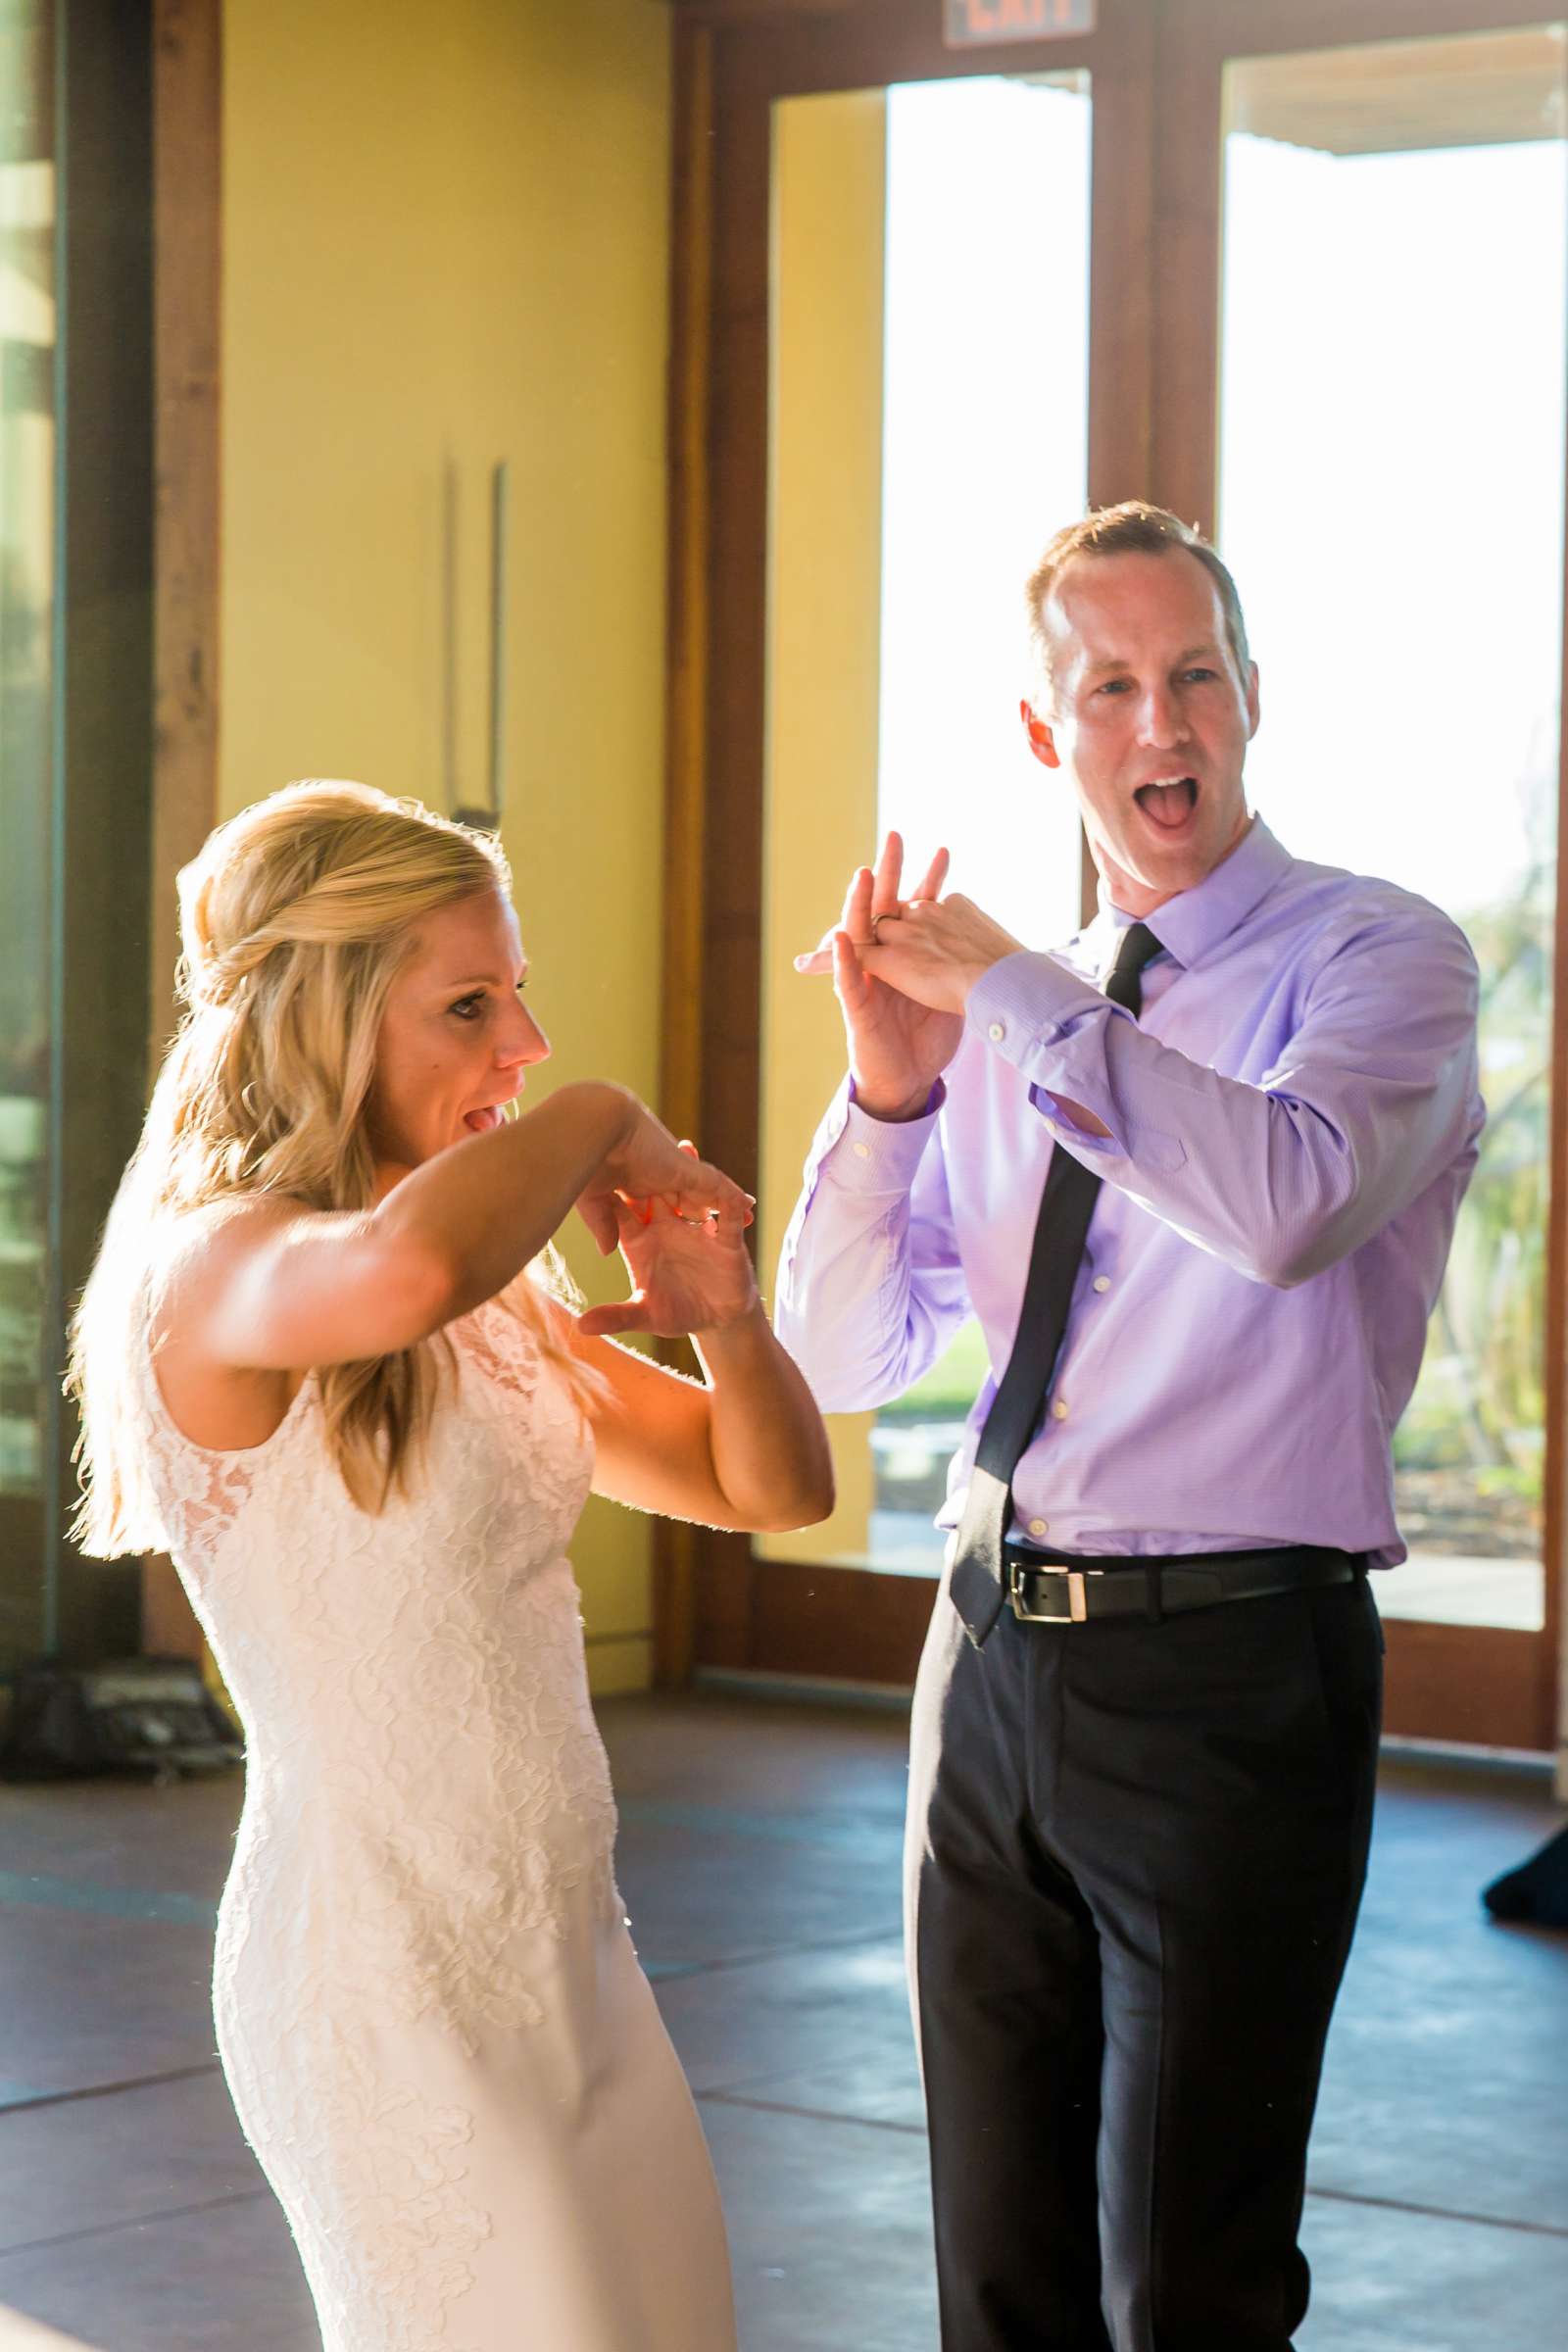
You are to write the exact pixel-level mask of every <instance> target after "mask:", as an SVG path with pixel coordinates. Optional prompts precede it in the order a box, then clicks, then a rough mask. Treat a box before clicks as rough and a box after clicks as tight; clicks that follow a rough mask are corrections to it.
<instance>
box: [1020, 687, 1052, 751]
mask: <svg viewBox="0 0 1568 2352" xmlns="http://www.w3.org/2000/svg"><path fill="white" fill-rule="evenodd" d="M1018 715H1019V717H1020V718H1021V719H1022V720H1023V731H1024V733H1025V734H1026V735H1027V736H1028V738H1029V749H1030V750H1031V751H1032V752H1033V754H1034V756H1035V758H1036V759H1037V760H1039V761H1040V763H1041V765H1042V766H1043V767H1059V766H1060V765H1061V754H1060V753H1059V752H1058V751H1057V749H1056V738H1055V737H1054V735H1053V733H1052V732H1051V729H1050V727H1048V726H1047V724H1046V722H1045V720H1044V719H1043V718H1042V717H1041V715H1040V713H1039V711H1037V710H1036V709H1035V707H1034V705H1033V703H1032V702H1030V701H1029V699H1028V697H1027V696H1025V698H1024V700H1023V701H1022V702H1021V703H1020V704H1019V705H1018Z"/></svg>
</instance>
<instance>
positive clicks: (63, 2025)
mask: <svg viewBox="0 0 1568 2352" xmlns="http://www.w3.org/2000/svg"><path fill="white" fill-rule="evenodd" d="M602 1720H603V1724H604V1729H605V1735H606V1739H607V1740H608V1742H609V1745H610V1749H611V1754H612V1759H613V1766H614V1772H615V1781H616V1786H617V1789H618V1790H619V1793H620V1799H621V1811H622V1832H621V1846H620V1881H621V1887H622V1890H623V1892H624V1894H625V1896H626V1900H627V1906H628V1909H629V1910H630V1912H631V1914H632V1919H633V1924H634V1928H635V1931H636V1934H637V1938H638V1944H639V1948H640V1950H641V1952H642V1955H643V1958H644V1962H645V1964H646V1966H647V1967H648V1970H649V1973H650V1975H651V1976H652V1977H653V1978H654V1980H655V1983H656V1985H657V1986H658V1990H659V1996H660V2000H661V2003H662V2007H663V2011H664V2015H665V2017H666V2019H667V2020H668V2023H669V2028H670V2031H671V2033H672V2034H673V2036H674V2038H675V2041H676V2044H677V2046H678V2047H679V2050H680V2053H681V2056H682V2058H683V2060H684V2061H685V2064H686V2066H687V2069H688V2071H689V2073H690V2076H691V2079H692V2082H693V2084H694V2086H695V2088H696V2091H697V2094H698V2097H699V2100H700V2102H701V2107H702V2113H703V2119H704V2122H705V2125H706V2127H707V2130H708V2133H709V2137H710V2140H711V2145H712V2149H713V2155H714V2159H715V2162H716V2164H717V2167H718V2172H719V2178H720V2182H721V2185H722V2188H723V2191H724V2197H725V2203H726V2206H727V2210H728V2214H729V2222H730V2231H731V2240H732V2245H733V2250H734V2258H735V2269H736V2279H737V2288H738V2294H739V2301H740V2310H741V2331H742V2342H743V2344H744V2346H745V2348H746V2352H933V2347H934V2346H935V2341H936V2327H935V2320H934V2308H935V2306H934V2295H933V2289H932V2278H931V2254H930V2231H929V2222H928V2216H927V2208H926V2193H927V2190H926V2168H925V2147H924V2139H923V2134H922V2128H921V2118H920V2106H919V2097H918V2091H917V2087H916V2082H915V2075H914V2066H913V2060H912V2055H911V2049H910V2041H909V2032H908V2024H907V2013H906V2009H905V2001H904V1983H903V1970H902V1964H901V1958H900V1950H899V1843H900V1820H901V1813H902V1807H903V1797H904V1777H905V1776H904V1725H903V1723H902V1721H901V1720H900V1718H899V1717H897V1716H896V1715H892V1714H878V1713H874V1712H869V1711H864V1712H853V1713H851V1712H839V1711H830V1710H826V1709H817V1708H812V1707H807V1706H798V1705H789V1706H785V1705H773V1704H766V1703H760V1702H757V1701H751V1700H747V1701H742V1700H739V1699H735V1698H732V1697H729V1696H712V1695H701V1694H700V1695H697V1696H694V1697H691V1698H687V1699H681V1700H675V1701H671V1700H656V1699H620V1700H613V1701H611V1702H608V1703H607V1704H606V1705H605V1707H604V1708H603V1710H602ZM237 1803H238V1789H237V1786H236V1784H235V1782H234V1781H232V1780H226V1781H221V1782H214V1783H207V1784H192V1785H187V1786H184V1787H179V1788H175V1789H167V1790H156V1789H140V1788H136V1787H129V1786H121V1785H118V1784H107V1783H105V1784H97V1785H85V1786H79V1787H74V1788H54V1789H0V1824H3V1828H0V1919H3V1923H4V1935H3V1936H0V2310H3V2309H8V2310H11V2311H13V2312H17V2313H23V2314H27V2315H30V2316H31V2317H32V2318H34V2319H35V2320H39V2321H43V2322H47V2323H48V2324H49V2325H50V2326H51V2327H56V2328H59V2329H62V2330H64V2331H65V2332H66V2333H67V2334H68V2335H70V2336H73V2337H76V2338H80V2339H81V2340H82V2341H84V2342H85V2343H87V2344H90V2345H92V2346H94V2347H101V2348H102V2352H239V2348H240V2347H243V2352H315V2347H316V2346H317V2344H318V2341H319V2339H318V2337H317V2333H316V2330H315V2327H314V2326H313V2324H312V2320H311V2316H310V2311H309V2307H308V2303H307V2299H306V2296H305V2292H304V2288H303V2285H302V2283H301V2280H300V2277H299V2273H298V2270H297V2267H296V2264H295V2261H294V2258H293V2254H292V2252H291V2249H290V2245H289V2240H288V2236H287V2233H286V2231H285V2229H284V2228H283V2225H282V2221H281V2219H280V2217H279V2215H278V2212H277V2210H276V2208H275V2206H274V2205H273V2203H272V2201H271V2198H270V2194H269V2192H268V2190H267V2189H266V2187H265V2185H264V2183H263V2182H262V2180H261V2179H260V2177H259V2175H258V2174H257V2172H256V2170H255V2168H254V2166H253V2164H252V2162H251V2159H250V2157H249V2156H248V2154H247V2152H246V2150H245V2148H244V2146H243V2144H242V2142H241V2140H240V2137H239V2133H238V2131H237V2130H236V2128H235V2125H234V2123H233V2120H232V2117H231V2115H230V2112H229V2108H228V2102H227V2098H226V2096H225V2093H224V2089H223V2084H222V2081H221V2077H220V2075H219V2074H218V2071H217V2067H216V2063H215V2061H214V2058H213V2052H212V2039H211V2027H210V2024H209V2020H208V2013H207V1966H208V1952H209V1946H210V1941H211V1935H212V1917H213V1904H214V1899H215V1897H216V1895H217V1892H218V1889H219V1887H220V1885H221V1879H222V1874H223V1871H224V1868H225V1865H226V1861H227V1856H228V1850H229V1844H230V1840H231V1837H232V1832H233V1825H234V1819H235V1813H236V1809H237ZM1560 1818H1561V1817H1560V1815H1559V1814H1557V1813H1555V1812H1554V1811H1553V1810H1552V1808H1551V1806H1550V1805H1549V1803H1548V1801H1547V1794H1546V1789H1545V1786H1544V1783H1539V1782H1533V1781H1529V1780H1519V1779H1514V1778H1505V1777H1503V1776H1501V1775H1499V1774H1495V1773H1494V1774H1486V1773H1474V1774H1464V1773H1460V1772H1456V1771H1454V1770H1451V1769H1443V1770H1438V1769H1433V1768H1427V1769H1422V1768H1416V1767H1413V1766H1411V1765H1408V1764H1398V1765H1391V1766H1390V1767H1389V1768H1388V1770H1387V1772H1386V1775H1385V1784H1384V1791H1383V1798H1382V1804H1381V1810H1380V1814H1379V1825H1378V1835H1377V1839H1376V1844H1375V1848H1374V1857H1373V1871H1372V1880H1371V1886H1370V1888H1369V1893H1368V1898H1367V1904H1366V1908H1365V1911H1364V1913H1363V1919H1362V1927H1361V1932H1360V1936H1359V1938H1358V1941H1357V1944H1356V1948H1355V1952H1354V1955H1353V1958H1352V1960H1351V1965H1350V1972H1349V1977H1348V1983H1347V1986H1346V1990H1345V1994H1344V1997H1343V1999H1342V2001H1341V2005H1340V2012H1339V2016H1338V2019H1337V2021H1336V2026H1335V2032H1334V2036H1333V2039H1332V2042H1331V2045H1330V2055H1329V2064H1328V2072H1327V2077H1326V2080H1325V2084H1324V2093H1323V2101H1322V2106H1321V2110H1320V2117H1319V2124H1318V2130H1317V2133H1316V2137H1315V2141H1314V2147H1313V2159H1312V2170H1311V2193H1310V2197H1309V2201H1308V2208H1307V2221H1306V2241H1305V2242H1306V2247H1307V2251H1308V2253H1309V2255H1310V2256H1311V2259H1312V2263H1313V2267H1314V2271H1315V2274H1316V2281H1317V2288H1316V2295H1315V2299H1314V2304H1313V2310H1312V2314H1311V2317H1310V2318H1309V2320H1308V2322H1307V2325H1306V2327H1304V2328H1303V2330H1302V2332H1301V2334H1300V2336H1299V2344H1300V2346H1301V2352H1475V2347H1477V2346H1478V2345H1480V2346H1484V2347H1486V2352H1548V2348H1549V2347H1555V2346H1557V2345H1560V2344H1562V2343H1563V2342H1564V2339H1565V2335H1568V2327H1565V2322H1564V2313H1565V2312H1568V1936H1546V1935H1542V1934H1536V1933H1529V1932H1523V1931H1519V1930H1503V1929H1498V1928H1495V1927H1493V1926H1492V1925H1490V1924H1489V1923H1488V1921H1487V1920H1486V1918H1485V1915H1484V1914H1483V1913H1482V1911H1481V1909H1480V1906H1479V1903H1478V1900H1477V1896H1478V1891H1479V1889H1480V1887H1482V1885H1483V1884H1484V1883H1485V1882H1486V1880H1487V1879H1489V1878H1490V1877H1492V1876H1493V1875H1494V1874H1495V1872H1497V1871H1499V1870H1501V1869H1504V1868H1506V1867H1508V1866H1509V1865H1511V1864H1513V1863H1515V1862H1517V1861H1519V1860H1521V1859H1522V1858H1523V1857H1524V1856H1525V1855H1526V1854H1527V1853H1528V1852H1530V1851H1531V1850H1532V1849H1533V1848H1534V1846H1535V1845H1536V1844H1537V1843H1538V1842H1539V1841H1540V1839H1541V1838H1544V1837H1545V1836H1546V1835H1547V1834H1548V1833H1549V1832H1550V1831H1551V1830H1552V1829H1553V1828H1554V1827H1555V1826H1556V1825H1557V1823H1558V1821H1559V1820H1560ZM7 2340H8V2339H7V2336H6V2332H5V2324H4V2319H3V2316H0V2344H4V2343H6V2342H7ZM27 2340H28V2341H29V2342H30V2341H31V2340H32V2338H31V2336H30V2334H29V2335H28V2337H27ZM17 2341H18V2342H19V2344H20V2342H21V2341H22V2338H21V2337H20V2336H19V2337H18V2338H17ZM519 2352H524V2348H523V2347H519ZM536 2352H566V2348H565V2347H559V2348H558V2347H554V2346H552V2347H548V2348H546V2347H542V2346H541V2347H537V2348H536ZM694 2352H695V2348H694ZM1216 2352H1221V2348H1220V2347H1216Z"/></svg>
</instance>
